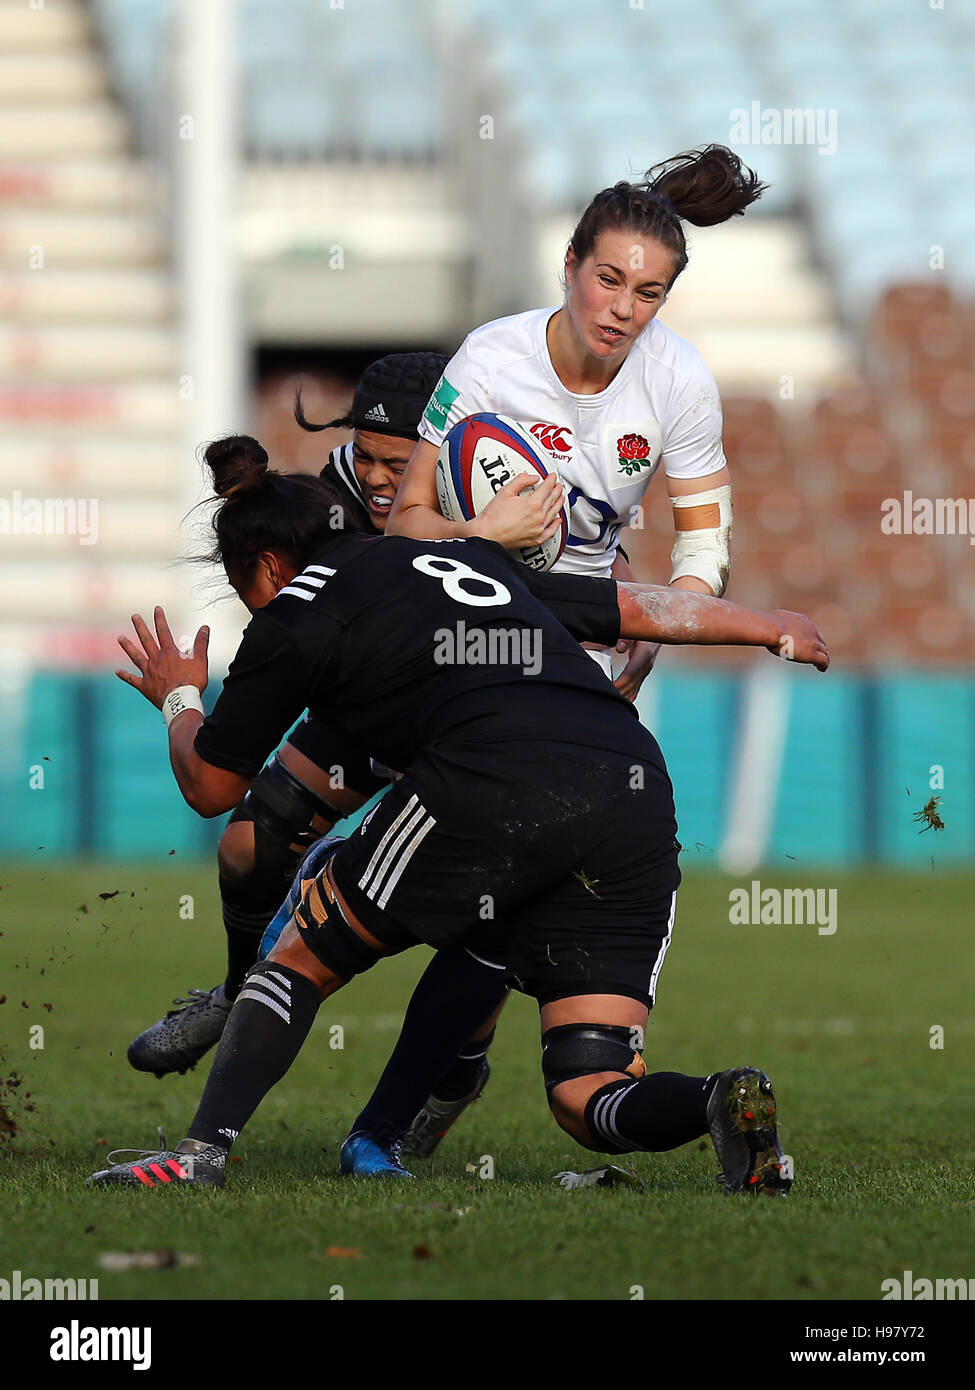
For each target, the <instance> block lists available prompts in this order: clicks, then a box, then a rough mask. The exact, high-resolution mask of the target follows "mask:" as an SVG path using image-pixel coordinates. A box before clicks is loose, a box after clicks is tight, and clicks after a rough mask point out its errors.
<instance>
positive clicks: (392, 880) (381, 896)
mask: <svg viewBox="0 0 975 1390" xmlns="http://www.w3.org/2000/svg"><path fill="white" fill-rule="evenodd" d="M436 823H437V822H436V820H435V819H434V817H433V816H431V815H428V814H427V811H426V808H425V807H424V806H423V805H421V803H420V800H419V798H418V797H416V796H411V797H410V799H409V801H408V802H407V803H406V805H405V806H404V807H403V809H402V811H400V813H399V815H398V816H397V817H396V819H395V820H394V821H393V823H392V825H391V826H390V827H389V829H388V830H387V831H386V834H385V835H384V836H383V838H382V839H381V840H380V841H379V844H378V845H377V846H376V852H375V854H374V855H373V856H372V858H371V859H370V860H369V863H368V865H367V866H366V871H365V873H364V874H363V875H362V877H361V878H360V879H359V887H360V888H361V889H362V891H363V892H364V893H365V895H366V897H367V898H369V899H370V900H371V901H372V902H374V903H375V904H376V906H377V907H385V906H386V904H387V903H388V902H389V900H390V898H391V897H392V895H393V889H394V888H395V887H396V885H397V883H399V881H400V879H401V878H402V877H403V874H404V872H405V870H406V866H407V865H408V864H409V862H410V860H411V859H412V858H413V856H414V854H415V853H416V851H417V850H418V849H419V848H420V845H421V844H422V842H423V840H424V839H425V838H426V836H427V835H428V834H429V833H430V831H431V830H432V829H433V827H434V826H435V825H436ZM377 895H378V896H377Z"/></svg>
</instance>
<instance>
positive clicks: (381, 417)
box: [362, 401, 389, 425]
mask: <svg viewBox="0 0 975 1390" xmlns="http://www.w3.org/2000/svg"><path fill="white" fill-rule="evenodd" d="M362 418H363V419H364V420H375V421H376V423H377V424H379V425H388V424H389V416H388V415H387V414H386V407H385V406H384V405H383V403H382V401H377V402H376V404H375V405H374V406H371V407H370V408H369V409H368V410H367V411H366V413H365V415H364V416H363V417H362Z"/></svg>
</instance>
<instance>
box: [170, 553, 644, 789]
mask: <svg viewBox="0 0 975 1390" xmlns="http://www.w3.org/2000/svg"><path fill="white" fill-rule="evenodd" d="M616 593H617V591H616V585H615V583H614V582H613V581H612V580H609V579H595V578H589V577H587V576H580V575H567V574H558V575H557V574H535V573H533V572H532V571H531V570H530V569H528V568H527V566H524V565H522V564H520V563H518V561H516V560H514V559H512V558H511V556H509V555H508V554H507V552H506V551H505V550H503V549H502V548H501V546H499V545H496V544H495V543H494V542H493V541H485V540H480V539H467V540H450V541H442V542H432V541H422V540H414V539H412V538H410V537H406V536H392V537H388V536H387V537H381V536H377V537H371V536H361V535H353V534H350V533H347V532H343V533H341V534H339V535H337V536H336V537H335V538H334V539H330V540H329V541H328V542H327V543H326V544H325V545H323V547H322V549H321V550H320V551H319V552H318V554H317V555H316V557H315V560H314V561H313V562H312V563H311V564H309V565H308V566H307V567H306V568H305V570H304V571H303V573H302V574H300V575H298V576H296V578H295V579H293V580H292V581H291V582H290V583H289V584H287V585H286V586H285V587H284V588H283V589H282V590H281V591H280V592H279V593H278V595H277V596H276V597H275V598H274V599H272V600H271V602H270V603H269V604H268V605H267V607H266V608H262V609H260V610H259V611H258V612H257V613H255V614H254V617H253V618H252V619H251V622H250V623H249V625H248V627H247V629H246V631H245V632H244V636H243V640H242V641H241V645H240V648H239V650H238V652H237V655H236V657H235V658H234V661H233V662H232V663H231V666H230V670H229V672H228V674H227V678H226V681H225V682H224V686H223V691H222V693H221V695H220V698H219V699H218V701H217V704H216V706H215V708H214V710H213V712H212V714H210V715H208V716H207V718H206V719H205V720H204V722H203V723H202V724H201V726H200V729H199V731H198V733H197V736H196V750H197V752H198V753H199V755H200V756H201V758H203V759H204V761H206V762H208V763H211V764H213V765H215V766H217V767H223V768H226V769H228V770H230V771H232V772H237V773H240V774H241V775H242V776H245V777H251V776H253V775H255V774H256V773H257V772H258V771H259V770H260V768H261V767H262V766H263V764H264V760H265V758H266V757H267V756H268V754H269V753H270V752H271V751H272V750H273V749H274V748H276V747H277V746H278V744H279V743H280V741H281V739H282V738H283V737H284V735H285V734H286V733H287V731H288V729H289V728H290V727H291V726H292V724H294V722H295V720H296V719H297V718H298V716H299V715H300V714H301V712H302V710H304V709H305V708H306V707H307V708H308V709H309V711H310V712H311V714H312V715H313V716H315V717H318V718H322V719H324V720H328V721H331V722H332V723H334V724H338V725H340V726H341V727H342V728H343V729H344V730H346V731H347V732H348V734H349V735H350V736H351V737H352V738H353V739H355V740H356V742H358V743H359V744H360V745H361V746H362V747H365V748H368V749H369V752H370V754H371V755H372V756H373V757H375V758H377V759H379V760H381V761H382V762H383V763H385V764H387V765H388V766H389V767H396V768H400V769H401V770H404V771H405V770H406V769H407V768H408V767H409V765H410V763H411V762H412V761H413V760H414V759H415V758H416V757H418V756H419V754H420V753H421V752H423V750H424V749H425V748H428V747H431V746H433V745H435V744H442V743H443V742H445V741H450V740H454V741H457V740H461V741H475V742H488V743H503V742H505V741H509V740H512V739H545V740H555V741H563V742H566V743H570V744H581V745H588V746H591V747H596V748H606V749H612V750H615V751H617V752H624V753H632V755H633V756H634V757H638V758H645V757H650V758H654V759H659V752H658V751H657V749H656V744H655V743H654V741H653V739H652V738H650V736H649V734H648V733H647V731H646V730H645V729H644V728H643V727H642V725H641V724H640V722H639V719H638V716H637V714H636V711H635V709H634V708H633V706H632V704H630V702H629V701H628V700H625V699H624V698H623V696H622V695H620V693H619V692H618V691H617V690H616V688H615V686H614V685H613V684H612V682H611V681H610V680H609V679H608V678H607V677H606V675H605V674H604V673H603V671H602V670H601V669H600V668H599V667H598V666H597V665H596V663H595V662H594V661H593V660H592V658H591V657H589V656H588V655H587V654H586V653H585V651H584V650H583V649H582V648H581V647H580V646H579V645H578V644H579V642H582V641H588V642H598V643H601V644H605V645H611V644H613V643H615V642H616V641H617V639H618V637H619V609H618V606H617V596H616Z"/></svg>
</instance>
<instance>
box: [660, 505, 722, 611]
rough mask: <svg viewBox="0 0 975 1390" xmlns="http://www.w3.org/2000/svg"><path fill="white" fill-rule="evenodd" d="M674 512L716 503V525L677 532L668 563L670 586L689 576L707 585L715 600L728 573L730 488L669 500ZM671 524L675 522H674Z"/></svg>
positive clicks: (720, 593)
mask: <svg viewBox="0 0 975 1390" xmlns="http://www.w3.org/2000/svg"><path fill="white" fill-rule="evenodd" d="M670 500H671V502H672V503H673V507H674V511H675V512H676V511H677V510H678V509H680V508H684V507H703V506H706V505H707V504H708V503H709V502H712V503H717V506H718V525H717V526H704V527H702V528H701V529H700V530H699V531H678V532H677V539H676V540H675V541H674V548H673V550H672V551H671V552H670V563H671V564H672V565H673V567H674V572H673V574H672V575H671V576H670V582H671V584H672V583H673V582H674V580H675V579H680V578H681V577H682V576H683V575H686V574H691V575H693V576H694V577H695V579H703V580H704V583H705V584H710V586H711V589H712V590H713V592H714V595H715V597H716V598H720V597H721V595H722V594H723V593H724V591H725V588H726V586H727V583H728V574H729V572H730V570H731V488H730V487H729V486H728V484H727V483H725V485H724V486H723V487H713V488H710V489H709V490H708V491H707V492H690V493H688V494H687V495H686V496H684V497H672V498H671V499H670ZM674 520H675V522H676V520H677V518H676V517H675V518H674Z"/></svg>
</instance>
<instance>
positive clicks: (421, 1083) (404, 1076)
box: [352, 946, 506, 1139]
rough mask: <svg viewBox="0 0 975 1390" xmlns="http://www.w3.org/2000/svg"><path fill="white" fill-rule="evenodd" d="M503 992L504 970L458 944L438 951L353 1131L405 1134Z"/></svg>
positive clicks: (504, 989) (382, 1135)
mask: <svg viewBox="0 0 975 1390" xmlns="http://www.w3.org/2000/svg"><path fill="white" fill-rule="evenodd" d="M505 993H506V986H505V983H504V971H503V970H495V969H493V968H492V967H491V966H488V965H483V964H482V963H481V962H480V961H478V960H475V959H474V957H473V956H471V955H469V954H468V953H467V951H465V950H464V949H463V947H460V946H449V947H446V948H445V949H444V950H442V951H438V952H437V954H436V955H435V956H434V957H433V960H431V962H430V964H429V965H428V966H427V968H426V970H425V971H424V972H423V974H422V975H421V977H420V979H419V981H418V983H417V986H416V988H415V989H414V991H413V997H412V998H411V1000H410V1003H409V1007H408V1008H407V1010H406V1015H405V1017H404V1019H403V1027H402V1029H401V1031H400V1035H399V1038H398V1040H397V1043H396V1046H395V1048H394V1049H393V1053H392V1056H391V1057H390V1059H389V1061H388V1062H387V1063H386V1069H385V1071H384V1072H383V1074H382V1076H381V1077H380V1078H379V1082H378V1084H377V1086H376V1089H375V1090H374V1091H373V1093H372V1095H371V1096H370V1097H369V1100H368V1101H367V1102H366V1105H365V1108H364V1109H363V1110H362V1112H361V1113H360V1114H359V1115H358V1116H357V1117H356V1119H355V1122H354V1123H353V1125H352V1130H353V1132H355V1131H358V1130H365V1131H366V1132H367V1133H369V1134H372V1135H375V1136H376V1137H377V1138H379V1139H383V1138H389V1137H392V1138H395V1137H398V1136H399V1135H401V1134H403V1133H404V1132H405V1131H406V1130H407V1129H408V1128H409V1126H410V1125H411V1123H412V1122H413V1119H414V1117H415V1116H416V1114H417V1112H418V1111H419V1110H420V1109H422V1107H423V1106H424V1105H425V1104H426V1101H427V1099H428V1097H429V1096H430V1094H431V1092H432V1091H434V1090H435V1088H436V1087H437V1083H438V1081H439V1080H440V1078H441V1077H443V1076H444V1074H445V1073H446V1072H447V1070H448V1069H449V1068H450V1067H451V1066H452V1064H453V1063H454V1062H455V1061H456V1058H457V1053H458V1052H459V1051H460V1052H466V1051H467V1050H468V1049H467V1048H465V1046H464V1044H465V1043H466V1042H467V1041H468V1039H469V1038H470V1037H471V1034H472V1033H475V1032H476V1031H477V1029H478V1028H479V1027H480V1026H481V1025H482V1024H483V1023H484V1020H485V1019H486V1018H489V1017H490V1015H491V1014H492V1013H493V1011H494V1010H495V1009H496V1008H497V1007H498V1005H499V1004H500V1003H501V1001H502V999H503V998H504V996H505ZM472 1085H473V1083H472V1084H471V1086H468V1087H467V1090H468V1091H470V1090H471V1088H472ZM462 1094H465V1093H464V1092H462Z"/></svg>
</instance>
